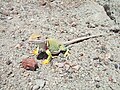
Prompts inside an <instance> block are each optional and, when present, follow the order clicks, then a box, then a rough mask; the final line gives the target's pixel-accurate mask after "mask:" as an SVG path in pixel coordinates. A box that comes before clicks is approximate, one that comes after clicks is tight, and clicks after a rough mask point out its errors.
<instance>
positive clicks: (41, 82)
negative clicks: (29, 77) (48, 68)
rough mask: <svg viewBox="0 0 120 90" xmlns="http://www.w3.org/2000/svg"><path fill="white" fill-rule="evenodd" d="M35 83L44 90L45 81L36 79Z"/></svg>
mask: <svg viewBox="0 0 120 90" xmlns="http://www.w3.org/2000/svg"><path fill="white" fill-rule="evenodd" d="M35 82H36V85H37V86H39V87H40V88H43V87H44V86H45V80H42V79H36V80H35Z"/></svg>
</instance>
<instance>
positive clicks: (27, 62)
mask: <svg viewBox="0 0 120 90" xmlns="http://www.w3.org/2000/svg"><path fill="white" fill-rule="evenodd" d="M22 66H23V68H24V69H26V70H32V71H34V70H36V68H38V64H37V62H36V61H35V60H34V59H33V58H25V59H23V60H22Z"/></svg>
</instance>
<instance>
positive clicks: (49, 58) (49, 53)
mask: <svg viewBox="0 0 120 90" xmlns="http://www.w3.org/2000/svg"><path fill="white" fill-rule="evenodd" d="M46 53H47V55H48V57H47V59H45V60H44V61H43V62H42V64H49V62H50V61H51V59H52V54H51V52H50V51H49V49H47V50H46Z"/></svg>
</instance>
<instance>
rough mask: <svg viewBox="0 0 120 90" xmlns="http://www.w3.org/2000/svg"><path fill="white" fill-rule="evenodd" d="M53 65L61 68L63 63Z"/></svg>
mask: <svg viewBox="0 0 120 90" xmlns="http://www.w3.org/2000/svg"><path fill="white" fill-rule="evenodd" d="M55 66H57V67H59V68H62V67H64V63H57V62H56V63H55Z"/></svg>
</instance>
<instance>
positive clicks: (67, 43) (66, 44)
mask: <svg viewBox="0 0 120 90" xmlns="http://www.w3.org/2000/svg"><path fill="white" fill-rule="evenodd" d="M101 36H104V35H103V34H99V35H91V36H86V37H80V38H76V39H73V40H70V41H66V42H63V44H64V45H65V46H68V45H70V44H74V43H78V42H82V41H84V40H87V39H90V38H96V37H101Z"/></svg>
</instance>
